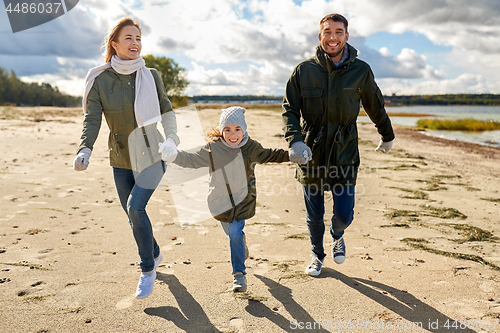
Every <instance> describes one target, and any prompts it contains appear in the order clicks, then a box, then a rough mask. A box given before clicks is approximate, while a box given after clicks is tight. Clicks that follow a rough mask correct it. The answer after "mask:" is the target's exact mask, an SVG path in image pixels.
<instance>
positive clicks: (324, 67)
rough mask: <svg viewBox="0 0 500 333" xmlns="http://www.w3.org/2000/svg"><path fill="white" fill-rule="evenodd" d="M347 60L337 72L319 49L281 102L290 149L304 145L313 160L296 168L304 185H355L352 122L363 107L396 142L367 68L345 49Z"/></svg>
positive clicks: (355, 148) (353, 52)
mask: <svg viewBox="0 0 500 333" xmlns="http://www.w3.org/2000/svg"><path fill="white" fill-rule="evenodd" d="M348 49H349V58H348V59H347V60H345V61H344V62H343V63H342V64H340V65H339V66H338V67H336V66H335V65H334V64H333V62H332V60H331V59H330V56H329V55H328V54H327V53H326V52H325V51H324V50H323V49H322V48H321V46H318V47H317V48H316V54H315V56H314V57H312V58H311V59H308V60H305V61H303V62H301V63H300V64H299V65H297V67H296V68H295V70H294V71H293V73H292V75H291V77H290V79H289V80H288V83H287V86H286V91H285V96H284V99H283V131H284V134H285V139H286V140H287V142H288V144H289V146H291V145H292V144H293V143H295V142H298V141H303V142H304V143H305V144H306V145H307V146H309V147H310V148H311V150H312V152H313V156H312V160H311V161H310V162H308V163H307V164H305V165H300V164H298V165H297V170H296V178H297V180H298V181H299V182H300V183H301V184H303V185H306V186H309V187H312V186H314V187H316V188H317V189H323V190H331V189H333V187H335V185H337V184H341V185H353V186H354V185H355V184H356V178H357V173H358V168H359V150H358V132H357V127H356V120H357V117H358V114H359V110H360V102H362V104H363V107H364V110H365V111H366V113H367V114H368V116H369V117H370V119H371V120H372V121H373V123H374V124H375V126H376V127H377V130H378V132H379V134H380V135H381V136H382V140H383V141H384V142H387V141H392V140H394V132H393V129H392V125H391V121H390V119H389V117H388V116H387V113H386V111H385V108H384V98H383V96H382V93H381V92H380V89H379V88H378V86H377V84H376V83H375V79H374V76H373V73H372V71H371V69H370V66H369V65H368V64H367V63H365V62H364V61H362V60H359V59H358V58H357V51H356V49H355V48H354V47H352V46H351V45H349V44H348Z"/></svg>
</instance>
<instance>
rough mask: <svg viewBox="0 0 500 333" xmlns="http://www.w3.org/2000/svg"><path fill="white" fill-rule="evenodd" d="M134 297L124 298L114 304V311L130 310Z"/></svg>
mask: <svg viewBox="0 0 500 333" xmlns="http://www.w3.org/2000/svg"><path fill="white" fill-rule="evenodd" d="M134 299H135V297H134V295H130V296H127V297H125V298H122V299H121V300H119V301H118V303H116V306H115V307H116V309H117V310H123V309H126V308H130V307H131V306H132V305H133V304H134Z"/></svg>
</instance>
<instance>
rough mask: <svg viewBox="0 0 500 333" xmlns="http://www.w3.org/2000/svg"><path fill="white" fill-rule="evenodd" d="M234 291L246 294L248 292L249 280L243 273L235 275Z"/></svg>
mask: <svg viewBox="0 0 500 333" xmlns="http://www.w3.org/2000/svg"><path fill="white" fill-rule="evenodd" d="M233 291H234V292H245V291H247V278H246V277H245V274H243V273H241V272H237V273H234V275H233Z"/></svg>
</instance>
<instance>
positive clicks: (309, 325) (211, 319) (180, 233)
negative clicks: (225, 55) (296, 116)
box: [0, 108, 500, 333]
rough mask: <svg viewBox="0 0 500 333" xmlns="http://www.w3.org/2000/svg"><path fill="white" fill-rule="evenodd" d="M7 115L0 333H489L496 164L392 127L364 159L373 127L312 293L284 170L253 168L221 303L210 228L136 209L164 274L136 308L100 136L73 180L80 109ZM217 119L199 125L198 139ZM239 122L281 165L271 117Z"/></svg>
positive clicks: (499, 289) (127, 243) (1, 134)
mask: <svg viewBox="0 0 500 333" xmlns="http://www.w3.org/2000/svg"><path fill="white" fill-rule="evenodd" d="M3 110H4V111H3V112H0V140H1V142H2V149H1V154H0V161H1V163H0V331H1V332H6V333H7V332H34V333H35V332H36V333H41V332H192V333H198V332H225V333H229V332H238V333H240V332H334V331H345V332H372V331H385V330H389V331H396V332H500V224H499V223H498V220H499V217H498V215H499V214H498V213H499V205H500V193H499V190H500V163H499V162H500V149H498V148H491V147H486V146H480V145H476V144H469V143H461V142H455V141H448V140H444V139H439V138H434V137H431V136H427V135H426V134H425V133H423V132H419V131H417V130H415V129H411V128H403V127H395V133H396V141H395V144H394V147H393V150H391V152H390V153H389V154H387V155H385V154H381V153H376V152H375V151H374V149H375V147H376V146H377V144H378V141H379V136H378V134H377V132H376V129H375V127H374V125H373V124H358V130H359V137H360V145H359V149H360V155H361V167H360V172H359V177H358V185H357V195H356V206H355V219H354V222H353V223H352V225H351V226H350V227H349V228H348V229H347V231H346V233H345V240H346V245H347V259H346V261H345V263H344V264H342V265H337V264H335V263H334V262H333V259H332V257H331V238H330V236H329V234H328V233H327V234H325V251H326V252H327V253H328V254H330V255H329V256H328V257H327V258H326V260H325V266H324V268H323V271H322V273H321V275H320V276H319V277H317V278H313V277H310V276H307V275H306V274H305V273H303V272H304V269H305V267H306V266H307V264H308V263H309V261H310V259H311V257H310V254H311V251H310V247H311V246H310V243H309V239H308V234H307V227H306V223H305V208H304V203H303V197H302V190H301V187H300V186H299V184H298V183H297V181H296V180H295V179H294V166H293V165H292V164H291V163H284V164H269V165H260V166H257V170H256V173H257V191H258V197H257V206H258V207H257V213H256V216H255V217H254V218H252V219H250V220H248V221H247V222H246V226H245V233H246V237H247V242H248V247H249V250H250V258H249V259H248V261H247V263H246V264H247V273H248V275H247V279H248V284H249V285H248V291H247V292H246V293H233V292H232V291H231V286H232V276H231V264H230V261H229V260H230V257H229V245H228V241H227V238H226V237H225V235H224V232H223V230H222V228H221V227H220V224H219V223H218V222H217V221H216V220H214V219H210V218H209V219H205V220H203V221H201V222H198V223H196V224H190V225H187V226H186V225H181V223H179V220H178V218H177V213H176V209H175V205H174V200H173V198H172V194H171V193H170V191H169V189H168V185H167V187H166V188H165V187H164V188H161V189H158V190H157V191H156V192H155V194H154V195H153V197H152V199H151V201H150V204H149V205H148V214H149V216H150V218H151V220H152V223H153V228H154V233H155V237H156V239H157V241H158V242H159V245H160V247H161V249H162V253H163V258H164V259H163V262H162V263H161V264H160V267H159V268H158V277H157V280H156V284H155V290H154V292H153V294H152V295H151V296H150V297H148V298H146V299H144V300H137V299H135V298H134V296H133V294H134V292H135V288H136V284H137V281H138V278H139V274H140V270H139V265H138V260H139V257H138V255H137V249H136V245H135V242H134V239H133V236H132V232H131V229H130V227H129V225H128V222H127V219H126V216H125V214H124V212H123V210H122V208H121V206H120V204H119V200H118V196H117V194H116V190H115V187H114V183H113V178H112V169H111V167H110V166H109V158H108V151H107V136H108V130H107V126H106V124H105V122H104V121H103V127H102V129H101V132H100V135H99V139H98V141H97V142H96V145H95V149H94V151H93V154H92V157H91V159H90V166H89V168H88V169H87V170H86V171H84V172H76V171H74V170H73V168H72V162H73V158H74V156H75V153H76V151H75V150H76V147H77V142H78V140H79V137H80V133H81V121H82V116H81V111H80V110H79V109H77V108H74V109H55V108H15V109H12V110H11V111H5V109H3ZM218 112H219V110H216V109H203V110H202V111H200V112H199V117H200V119H201V123H202V125H203V127H204V128H205V130H206V129H208V128H209V127H210V126H215V125H216V124H217V123H218V116H219V114H218ZM246 117H247V123H248V132H249V134H250V136H251V137H252V138H254V139H256V140H257V141H259V142H260V143H262V144H263V146H264V147H277V148H278V147H279V148H283V149H286V142H285V141H284V139H283V136H282V130H281V114H280V113H279V112H273V111H266V110H252V109H249V110H248V111H247V114H246ZM178 131H179V134H180V136H181V139H182V137H183V136H186V135H187V136H188V135H189V133H188V131H189V129H187V128H179V129H178ZM167 172H168V170H167ZM331 205H332V201H331V199H330V200H329V201H328V203H327V204H326V207H327V214H326V216H325V219H327V220H328V219H329V218H330V217H331V212H332V207H331ZM328 225H329V223H328Z"/></svg>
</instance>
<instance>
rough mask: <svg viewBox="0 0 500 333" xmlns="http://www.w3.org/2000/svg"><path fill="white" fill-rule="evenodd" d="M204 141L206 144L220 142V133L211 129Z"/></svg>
mask: <svg viewBox="0 0 500 333" xmlns="http://www.w3.org/2000/svg"><path fill="white" fill-rule="evenodd" d="M206 136H207V137H206V139H207V141H208V142H216V141H220V140H222V133H221V132H220V131H219V129H218V128H215V127H214V128H212V129H211V130H210V132H208V133H207V134H206Z"/></svg>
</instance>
